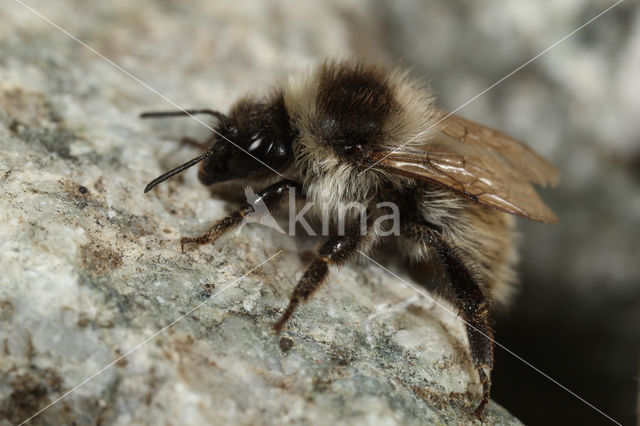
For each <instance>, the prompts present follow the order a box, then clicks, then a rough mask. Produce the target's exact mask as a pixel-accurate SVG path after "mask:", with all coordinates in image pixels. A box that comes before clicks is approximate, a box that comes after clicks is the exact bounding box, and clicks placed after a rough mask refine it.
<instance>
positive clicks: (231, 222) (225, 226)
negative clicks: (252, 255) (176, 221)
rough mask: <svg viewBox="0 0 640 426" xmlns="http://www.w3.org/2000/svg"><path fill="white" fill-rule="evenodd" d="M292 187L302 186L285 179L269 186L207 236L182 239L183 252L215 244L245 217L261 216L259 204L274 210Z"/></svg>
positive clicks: (223, 219)
mask: <svg viewBox="0 0 640 426" xmlns="http://www.w3.org/2000/svg"><path fill="white" fill-rule="evenodd" d="M291 187H294V188H297V189H300V185H299V184H298V183H296V182H294V181H291V180H288V179H283V180H281V181H278V182H276V183H274V184H273V185H269V186H267V187H266V188H265V189H263V190H262V191H260V192H259V193H258V194H257V197H256V199H255V200H251V201H252V203H251V204H249V203H247V204H245V205H244V206H242V207H241V208H240V209H238V210H236V211H234V212H233V213H229V214H228V215H227V216H225V217H223V218H222V219H220V220H219V221H218V222H216V223H215V224H214V225H213V226H212V227H211V228H210V229H209V231H207V232H206V233H205V234H202V235H200V236H199V237H182V238H180V246H181V248H182V251H184V246H185V244H189V243H195V244H206V243H213V242H214V241H215V240H217V239H218V238H220V237H221V236H222V235H224V234H225V233H226V232H228V231H229V230H231V229H233V228H235V227H236V226H238V225H240V224H241V223H242V221H243V220H244V218H245V217H249V216H251V215H257V214H260V212H258V211H256V209H255V208H254V206H255V205H257V203H264V206H265V207H266V210H267V211H268V210H270V209H272V208H273V207H275V206H276V204H277V203H278V202H279V201H280V200H281V199H282V197H283V196H284V195H285V194H286V193H287V190H288V189H289V188H291Z"/></svg>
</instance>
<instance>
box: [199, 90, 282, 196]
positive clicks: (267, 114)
mask: <svg viewBox="0 0 640 426" xmlns="http://www.w3.org/2000/svg"><path fill="white" fill-rule="evenodd" d="M216 133H217V135H216V137H215V139H214V142H213V145H212V146H211V148H210V151H211V155H209V156H208V157H206V158H205V159H204V161H203V162H202V164H201V166H200V171H199V173H198V178H199V179H200V182H202V183H203V184H205V185H211V184H213V183H217V182H224V181H227V180H231V179H237V178H246V177H259V176H261V175H268V174H271V173H274V171H278V172H279V171H281V170H282V169H283V168H284V167H286V166H287V165H288V164H289V162H290V161H291V159H292V156H293V155H292V151H291V139H292V134H291V133H292V132H291V127H290V125H289V116H288V114H287V112H286V109H285V108H284V101H283V100H282V99H280V98H277V99H276V100H275V101H274V102H259V101H254V100H249V99H245V100H241V101H240V102H238V103H237V104H236V105H235V106H234V107H233V108H232V110H231V112H230V114H229V116H228V117H224V118H223V119H222V120H220V123H219V125H218V128H217V129H216Z"/></svg>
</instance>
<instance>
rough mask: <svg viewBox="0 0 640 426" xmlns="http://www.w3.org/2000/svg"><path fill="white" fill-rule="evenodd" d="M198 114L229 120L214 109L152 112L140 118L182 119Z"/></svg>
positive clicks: (144, 113) (145, 113)
mask: <svg viewBox="0 0 640 426" xmlns="http://www.w3.org/2000/svg"><path fill="white" fill-rule="evenodd" d="M197 114H209V115H212V116H214V117H216V118H217V119H219V120H224V119H226V118H227V116H226V115H224V114H223V113H221V112H218V111H215V110H212V109H183V110H180V111H150V112H143V113H142V114H140V118H165V117H181V116H185V115H197Z"/></svg>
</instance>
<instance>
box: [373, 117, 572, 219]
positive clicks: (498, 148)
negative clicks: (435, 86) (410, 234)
mask: <svg viewBox="0 0 640 426" xmlns="http://www.w3.org/2000/svg"><path fill="white" fill-rule="evenodd" d="M439 114H440V116H441V117H443V118H444V117H446V116H447V113H446V112H444V111H440V112H439ZM369 159H370V160H372V161H374V162H378V161H379V162H380V164H381V165H382V167H383V168H384V169H386V170H388V171H391V172H393V173H396V174H400V175H403V176H407V177H411V178H414V179H417V180H424V181H430V182H433V183H435V184H438V185H441V186H445V187H447V188H450V189H452V190H454V191H456V192H458V193H460V194H461V195H463V196H465V197H467V198H470V199H471V200H474V201H477V202H479V203H481V204H485V205H487V206H490V207H493V208H496V209H498V210H502V211H504V212H507V213H512V214H517V215H519V216H523V217H526V218H528V219H531V220H536V221H539V222H554V223H555V222H558V218H557V217H556V215H555V214H554V213H553V211H551V209H550V208H549V207H548V206H547V205H546V204H545V203H544V202H543V201H542V200H541V199H540V197H539V196H538V194H537V193H536V191H535V189H534V188H533V185H532V183H535V184H538V185H542V186H547V185H551V186H555V185H556V184H557V182H558V180H559V178H560V174H559V172H558V170H557V169H556V168H555V167H554V166H553V165H551V164H550V163H549V162H548V161H547V160H545V159H544V158H542V157H540V156H539V155H538V154H536V153H535V152H533V151H532V150H530V149H529V148H528V147H526V146H525V145H523V144H522V143H520V142H518V141H517V140H515V139H513V138H511V137H509V136H507V135H505V134H504V133H502V132H499V131H497V130H494V129H491V128H489V127H485V126H482V125H480V124H477V123H474V122H472V121H470V120H467V119H464V118H462V117H458V116H455V115H449V116H448V117H446V118H444V119H443V120H442V121H441V122H440V124H439V132H438V133H437V134H436V135H435V136H434V137H433V138H432V139H430V140H428V141H427V142H425V143H423V144H421V145H416V144H407V145H406V146H400V147H399V148H398V147H396V148H395V149H394V148H388V149H382V150H376V151H375V152H374V153H373V154H372V155H371V156H370V158H369Z"/></svg>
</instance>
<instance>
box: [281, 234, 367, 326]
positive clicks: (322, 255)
mask: <svg viewBox="0 0 640 426" xmlns="http://www.w3.org/2000/svg"><path fill="white" fill-rule="evenodd" d="M367 234H368V232H365V233H363V232H362V229H361V227H360V226H349V227H347V229H346V231H345V235H343V236H336V237H332V238H330V239H329V240H327V241H326V242H325V243H324V244H323V245H322V246H321V247H320V250H318V256H317V257H316V258H315V259H314V260H313V262H312V263H311V266H309V268H308V269H307V270H306V271H305V273H304V275H303V276H302V278H301V279H300V281H298V284H297V285H296V288H295V289H294V290H293V295H292V296H291V299H290V300H289V305H288V306H287V309H286V310H285V311H284V314H282V316H281V317H280V319H279V320H278V322H277V323H275V324H274V326H273V328H274V329H275V331H276V333H280V331H281V330H282V328H283V327H284V325H285V324H286V322H287V320H289V317H291V315H292V314H293V313H294V312H295V310H296V308H297V307H298V305H299V304H300V303H301V302H306V301H307V300H308V299H309V297H310V296H311V295H312V294H313V292H314V291H315V290H317V289H318V288H319V287H320V286H321V285H322V283H323V282H324V280H325V279H326V277H327V275H328V273H329V265H330V264H333V265H338V266H339V265H342V264H343V263H345V262H346V261H347V260H349V259H350V258H352V257H353V256H354V255H355V254H356V252H357V251H358V250H362V249H363V248H364V247H363V245H365V244H366V243H367V241H368V238H367Z"/></svg>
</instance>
